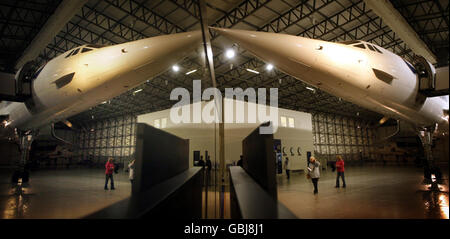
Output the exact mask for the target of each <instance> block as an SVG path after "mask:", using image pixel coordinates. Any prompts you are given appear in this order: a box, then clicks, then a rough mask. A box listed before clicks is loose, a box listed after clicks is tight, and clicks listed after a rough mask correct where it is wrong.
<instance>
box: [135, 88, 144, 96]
mask: <svg viewBox="0 0 450 239" xmlns="http://www.w3.org/2000/svg"><path fill="white" fill-rule="evenodd" d="M141 91H142V89H139V90H135V91H134V92H133V95H135V94H136V93H139V92H141Z"/></svg>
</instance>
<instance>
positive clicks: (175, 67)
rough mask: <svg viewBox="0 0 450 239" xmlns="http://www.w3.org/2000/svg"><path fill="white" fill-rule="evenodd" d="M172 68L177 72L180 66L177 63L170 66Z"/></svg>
mask: <svg viewBox="0 0 450 239" xmlns="http://www.w3.org/2000/svg"><path fill="white" fill-rule="evenodd" d="M172 70H173V71H175V72H178V71H179V70H180V67H179V66H177V65H174V66H172Z"/></svg>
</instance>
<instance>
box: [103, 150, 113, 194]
mask: <svg viewBox="0 0 450 239" xmlns="http://www.w3.org/2000/svg"><path fill="white" fill-rule="evenodd" d="M113 161H114V160H113V158H109V159H108V162H106V165H105V168H106V170H105V175H106V181H105V190H108V180H109V179H111V190H114V189H115V188H114V177H113V173H114V162H113Z"/></svg>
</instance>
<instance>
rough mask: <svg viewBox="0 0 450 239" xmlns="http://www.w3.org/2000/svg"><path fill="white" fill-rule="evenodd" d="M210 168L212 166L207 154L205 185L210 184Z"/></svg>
mask: <svg viewBox="0 0 450 239" xmlns="http://www.w3.org/2000/svg"><path fill="white" fill-rule="evenodd" d="M211 168H212V164H211V159H210V157H209V155H208V158H206V185H207V186H208V185H209V184H210V180H211Z"/></svg>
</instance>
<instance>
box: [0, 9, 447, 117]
mask: <svg viewBox="0 0 450 239" xmlns="http://www.w3.org/2000/svg"><path fill="white" fill-rule="evenodd" d="M61 2H62V1H61V0H32V1H22V0H19V1H15V0H2V1H1V2H0V71H5V72H13V71H14V70H13V68H14V65H15V62H16V61H17V59H18V58H19V57H20V56H21V55H22V54H23V52H24V50H25V49H26V47H27V46H28V45H29V44H30V42H31V41H32V40H33V38H34V37H35V36H36V34H37V33H38V32H39V31H40V30H41V28H42V27H43V25H44V24H45V22H46V20H47V19H48V18H49V16H50V15H51V14H53V12H54V11H55V9H56V8H57V7H58V5H59V4H60V3H61ZM206 3H207V13H208V14H207V18H208V21H209V25H212V26H216V27H224V28H233V29H245V30H258V31H269V32H280V33H287V34H291V35H298V36H304V37H309V38H315V39H322V40H327V41H344V40H355V39H357V40H364V41H368V42H372V43H374V44H377V45H379V46H382V47H384V48H386V49H388V50H391V51H393V52H395V53H396V54H398V55H400V56H402V57H404V58H405V59H407V60H409V61H412V58H413V52H412V51H411V50H410V49H409V48H408V46H407V45H406V44H405V43H404V42H403V41H402V40H401V39H400V38H399V37H398V36H397V35H396V34H395V32H393V31H392V30H391V29H390V28H389V27H388V26H387V25H386V24H385V23H384V22H383V20H382V19H381V18H380V17H378V16H377V15H376V14H375V13H374V12H372V11H371V10H370V9H369V8H368V7H366V4H365V3H364V1H363V0H333V1H331V0H297V1H294V0H272V1H271V0H215V1H209V0H207V1H206ZM391 3H392V5H393V6H394V7H395V8H396V9H397V10H398V12H399V13H400V14H401V15H402V16H403V17H404V18H405V19H406V20H407V22H408V23H409V24H410V25H411V27H412V28H413V29H414V30H415V31H416V32H417V34H418V35H419V37H420V38H421V39H422V41H423V42H424V43H425V44H426V45H427V46H428V48H429V49H430V50H431V51H432V52H433V53H434V54H435V55H436V56H437V57H438V65H439V66H445V65H448V44H449V43H448V41H449V39H448V34H449V32H448V26H449V2H448V1H447V0H425V1H424V0H410V1H406V0H391ZM199 19H200V17H199V12H198V9H197V5H196V1H194V0H159V1H149V0H120V1H119V0H89V1H88V2H87V3H86V4H85V5H84V6H83V7H82V8H81V9H80V10H79V11H78V13H77V14H76V15H75V17H73V18H72V19H71V20H70V21H69V22H68V23H67V24H66V25H65V27H64V28H63V29H61V30H60V32H59V33H58V34H57V35H56V37H55V38H54V39H53V40H52V41H51V42H50V43H49V44H48V45H47V47H46V48H45V49H44V50H43V51H42V52H41V53H40V55H39V57H38V59H37V61H38V62H39V63H41V64H43V63H45V62H46V61H48V60H50V59H52V58H53V57H55V56H57V55H59V54H61V53H63V52H65V51H67V50H69V49H71V48H74V47H76V46H79V45H83V44H86V43H97V44H106V45H109V44H118V43H123V42H128V41H133V40H137V39H142V38H146V37H153V36H157V35H163V34H171V33H177V32H185V31H192V30H198V29H200V21H199ZM210 34H211V40H212V48H213V52H214V67H215V73H216V80H217V82H218V87H219V88H220V89H221V90H223V89H224V88H226V87H241V88H243V89H245V88H247V87H255V88H259V87H266V88H269V87H277V88H279V106H280V107H282V108H286V109H292V110H299V111H306V112H311V113H313V112H327V113H331V114H338V115H344V116H349V117H355V118H356V117H359V118H362V119H364V120H369V121H375V120H378V119H380V118H381V117H382V116H381V115H380V114H378V113H375V112H373V111H369V110H366V109H364V108H362V107H359V106H357V105H354V104H352V103H349V102H346V101H344V100H341V99H339V98H337V97H334V96H332V95H330V94H328V93H325V92H323V91H321V90H316V91H311V90H308V89H307V88H306V86H307V85H306V84H305V83H303V82H301V81H298V80H296V79H294V78H293V77H290V76H288V75H286V74H284V73H282V72H280V71H278V70H277V69H274V70H272V71H270V72H269V71H266V70H265V66H266V63H264V62H262V61H261V60H259V59H256V58H255V57H253V56H252V55H250V54H249V53H248V52H246V51H245V50H244V49H242V48H236V50H237V55H236V57H235V58H233V59H232V60H230V59H227V58H226V57H225V56H224V51H225V49H226V48H229V47H232V42H230V41H228V40H227V39H225V38H223V37H221V36H220V35H217V34H216V33H215V32H212V31H211V32H210ZM200 52H201V51H198V52H196V53H193V54H192V55H191V56H190V57H188V58H187V59H185V60H184V61H183V62H181V63H180V64H179V66H180V71H179V72H178V73H175V72H172V71H171V70H169V71H167V72H165V73H163V74H162V75H160V76H158V77H156V78H154V79H152V80H149V81H148V82H147V83H145V84H143V85H142V86H139V87H138V88H136V89H131V90H130V91H128V92H127V93H124V94H122V95H120V96H118V97H115V98H114V99H112V100H110V101H108V102H105V103H104V104H100V105H98V106H96V107H93V108H92V109H90V110H87V111H86V112H83V113H80V114H78V115H76V116H73V117H72V118H71V119H70V120H71V121H73V122H75V123H77V122H86V121H91V120H99V119H103V118H110V117H116V116H121V115H129V114H134V115H137V114H142V113H148V112H154V111H158V110H163V109H167V108H169V107H170V106H172V105H173V104H174V103H176V102H174V101H170V100H169V95H170V91H171V90H172V89H174V88H176V87H185V88H187V89H189V90H192V80H195V79H201V78H203V73H204V69H203V62H202V59H201V58H200V57H199V56H200V55H201V54H199V53H200ZM247 68H250V69H254V70H257V71H259V72H261V74H254V73H251V72H249V71H247V70H246V69H247ZM194 69H196V70H197V71H196V72H194V73H192V74H189V75H186V74H185V73H187V72H188V71H191V70H194ZM211 86H212V84H211V81H210V80H204V81H203V82H202V88H203V89H204V88H207V87H211ZM137 89H143V90H142V91H140V92H138V93H134V92H135V91H136V90H137Z"/></svg>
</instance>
